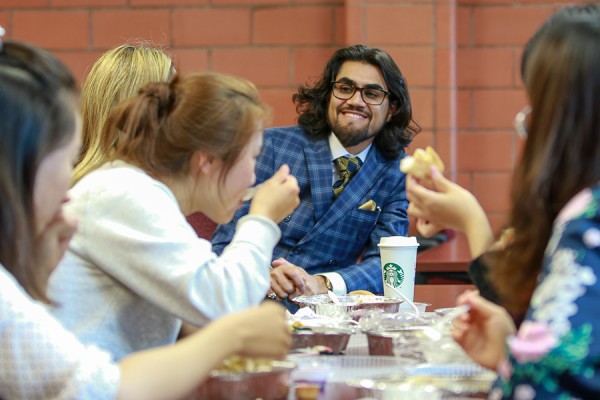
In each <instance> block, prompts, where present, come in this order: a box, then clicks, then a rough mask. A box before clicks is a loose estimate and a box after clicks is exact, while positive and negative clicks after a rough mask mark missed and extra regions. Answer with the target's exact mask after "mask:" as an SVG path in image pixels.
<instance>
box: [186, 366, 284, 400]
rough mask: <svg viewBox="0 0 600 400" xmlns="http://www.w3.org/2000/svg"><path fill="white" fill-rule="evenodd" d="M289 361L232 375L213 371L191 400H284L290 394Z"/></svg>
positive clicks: (226, 372)
mask: <svg viewBox="0 0 600 400" xmlns="http://www.w3.org/2000/svg"><path fill="white" fill-rule="evenodd" d="M295 368H296V364H295V363H294V362H291V361H271V365H270V368H265V369H263V370H257V371H252V372H248V371H244V372H234V371H227V370H214V371H212V372H211V374H210V376H209V378H208V379H207V380H206V381H205V382H204V383H203V384H202V385H201V386H200V387H199V389H198V391H197V392H196V396H195V397H194V399H195V400H248V399H258V398H260V399H263V400H286V399H287V398H288V393H289V390H290V387H289V385H290V380H291V374H292V371H293V370H294V369H295Z"/></svg>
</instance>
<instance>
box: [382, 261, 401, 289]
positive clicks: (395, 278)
mask: <svg viewBox="0 0 600 400" xmlns="http://www.w3.org/2000/svg"><path fill="white" fill-rule="evenodd" d="M383 281H384V282H385V284H386V285H388V286H390V287H393V288H397V287H398V286H400V285H402V282H404V270H403V269H402V267H401V266H399V265H398V264H394V263H387V264H385V265H384V266H383Z"/></svg>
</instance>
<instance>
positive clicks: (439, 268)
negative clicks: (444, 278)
mask: <svg viewBox="0 0 600 400" xmlns="http://www.w3.org/2000/svg"><path fill="white" fill-rule="evenodd" d="M470 262H471V253H470V251H469V244H468V242H467V238H466V237H465V236H464V235H463V234H460V233H456V234H454V236H452V237H451V238H450V239H448V241H446V242H444V243H442V244H440V245H438V246H436V247H433V248H431V249H428V250H425V251H423V252H421V253H418V254H417V272H424V273H431V272H434V273H435V272H437V273H440V272H442V273H447V272H466V271H467V267H468V266H469V263H470Z"/></svg>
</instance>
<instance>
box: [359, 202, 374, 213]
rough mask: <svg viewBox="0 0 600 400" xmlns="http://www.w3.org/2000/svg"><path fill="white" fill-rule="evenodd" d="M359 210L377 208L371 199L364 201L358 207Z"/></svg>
mask: <svg viewBox="0 0 600 400" xmlns="http://www.w3.org/2000/svg"><path fill="white" fill-rule="evenodd" d="M358 209H359V210H367V211H375V210H377V204H375V202H374V201H373V200H369V201H365V202H364V203H363V204H361V205H360V207H358Z"/></svg>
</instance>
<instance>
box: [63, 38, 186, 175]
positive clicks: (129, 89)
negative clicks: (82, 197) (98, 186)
mask: <svg viewBox="0 0 600 400" xmlns="http://www.w3.org/2000/svg"><path fill="white" fill-rule="evenodd" d="M174 73H175V69H174V67H173V60H172V59H171V57H170V56H169V55H168V54H166V53H165V52H164V51H163V50H162V49H160V48H158V47H155V46H152V45H150V44H149V43H139V44H124V45H121V46H117V47H115V48H113V49H110V50H108V51H107V52H106V53H104V54H103V55H102V56H101V57H100V58H99V59H98V60H97V61H96V62H95V63H94V65H93V67H92V69H91V70H90V72H89V74H88V76H87V78H86V80H85V82H84V83H83V86H82V93H81V116H82V119H83V128H82V134H83V136H82V145H81V158H80V160H79V162H78V163H77V166H76V167H75V170H74V172H73V183H77V181H79V180H80V179H81V177H83V176H84V175H85V174H87V173H88V172H90V171H92V170H94V169H96V168H98V167H99V166H100V165H102V164H104V163H105V162H106V161H107V160H108V158H110V155H111V153H112V151H113V150H114V149H113V147H112V146H110V147H108V148H107V149H106V150H101V149H100V143H101V134H102V131H103V128H104V124H105V122H106V120H107V119H108V116H109V115H110V113H111V111H112V110H113V109H114V108H115V107H116V106H117V105H118V104H119V103H121V102H122V101H124V100H126V99H128V98H130V97H132V96H134V95H136V94H137V92H138V91H139V90H140V88H141V87H142V86H144V85H145V84H146V83H149V82H166V81H168V80H169V79H170V78H171V77H172V76H173V74H174Z"/></svg>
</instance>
